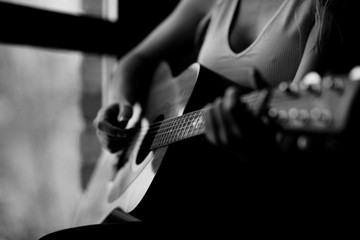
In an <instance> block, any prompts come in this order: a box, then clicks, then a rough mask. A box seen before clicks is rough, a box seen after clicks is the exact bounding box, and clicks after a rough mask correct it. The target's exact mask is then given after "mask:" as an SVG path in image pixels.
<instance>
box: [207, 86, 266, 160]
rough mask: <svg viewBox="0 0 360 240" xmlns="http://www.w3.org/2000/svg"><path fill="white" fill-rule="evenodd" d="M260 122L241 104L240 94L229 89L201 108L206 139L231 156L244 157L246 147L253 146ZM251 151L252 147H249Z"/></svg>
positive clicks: (233, 89)
mask: <svg viewBox="0 0 360 240" xmlns="http://www.w3.org/2000/svg"><path fill="white" fill-rule="evenodd" d="M259 124H260V121H259V120H258V119H257V118H256V117H255V116H254V115H253V113H252V112H251V111H250V109H249V108H248V107H247V105H245V103H243V102H241V100H240V92H239V91H238V90H237V89H236V88H235V87H229V88H228V89H227V90H226V92H225V95H224V97H222V98H218V99H216V100H215V101H214V102H213V103H212V104H209V105H208V106H207V107H206V108H205V128H206V131H205V132H206V133H205V135H206V137H207V139H208V140H209V141H210V142H211V143H212V144H214V145H217V146H219V147H221V148H224V149H225V150H228V151H230V152H232V153H235V154H237V155H238V154H241V155H244V154H245V155H247V154H246V153H245V152H246V150H249V146H250V145H252V144H255V141H253V140H254V139H255V138H254V137H260V138H261V135H258V132H259V130H260V129H262V128H261V127H260V128H259ZM251 148H253V147H251Z"/></svg>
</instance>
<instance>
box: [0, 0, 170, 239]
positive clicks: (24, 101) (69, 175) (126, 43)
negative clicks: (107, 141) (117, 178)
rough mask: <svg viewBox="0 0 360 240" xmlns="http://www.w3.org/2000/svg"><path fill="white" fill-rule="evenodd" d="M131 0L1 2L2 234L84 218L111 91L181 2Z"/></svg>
mask: <svg viewBox="0 0 360 240" xmlns="http://www.w3.org/2000/svg"><path fill="white" fill-rule="evenodd" d="M129 2H130V1H121V0H1V1H0V29H2V33H1V35H0V239H1V240H10V239H11V240H23V239H24V240H25V239H26V240H32V239H38V238H39V237H40V236H43V235H45V234H47V233H50V232H52V231H56V230H59V229H63V228H67V227H71V226H75V225H81V224H82V222H81V221H78V220H76V219H75V218H76V217H75V212H76V211H77V209H78V206H79V204H80V203H79V202H81V201H82V195H83V194H84V192H85V191H86V190H87V185H88V183H89V181H90V179H91V177H92V174H93V172H94V169H96V163H97V162H98V159H99V157H100V155H101V148H100V145H99V143H98V140H97V138H96V135H95V129H94V127H93V125H92V122H93V119H94V118H95V116H96V113H97V111H98V110H99V108H100V107H101V102H102V101H101V99H102V97H103V95H102V89H103V88H102V87H103V86H106V83H107V81H108V79H109V77H110V76H111V70H112V69H113V68H114V66H115V64H116V59H117V58H119V57H121V56H122V55H123V54H124V53H126V52H127V51H128V50H129V49H130V48H131V47H132V46H134V45H135V44H136V43H137V42H138V41H140V40H141V39H142V38H143V37H144V36H145V35H146V34H147V32H149V31H150V30H151V29H152V28H153V26H155V25H156V24H157V23H158V22H159V21H160V20H161V19H163V18H164V17H165V16H166V15H167V13H168V12H169V11H170V10H171V9H172V8H173V7H174V6H175V3H176V2H177V1H165V0H164V1H158V2H157V3H156V4H149V3H146V2H145V3H144V4H145V6H144V7H143V8H141V9H138V7H137V6H136V4H135V3H129ZM146 5H148V7H147V6H146ZM159 6H162V7H161V8H160V7H159ZM149 7H151V9H153V12H151V11H150V10H149ZM154 13H155V14H154ZM150 14H151V15H152V17H149V16H150ZM142 18H144V19H149V20H147V21H143V22H140V21H139V20H140V19H142Z"/></svg>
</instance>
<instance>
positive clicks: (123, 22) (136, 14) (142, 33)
mask: <svg viewBox="0 0 360 240" xmlns="http://www.w3.org/2000/svg"><path fill="white" fill-rule="evenodd" d="M178 2H179V0H157V1H141V3H139V2H137V1H128V0H119V21H118V32H117V33H116V34H117V37H118V39H119V41H120V44H122V45H123V46H125V47H124V48H122V51H126V50H129V49H130V48H132V47H134V46H135V45H136V44H137V43H139V42H140V41H141V40H142V39H143V38H144V37H146V35H147V34H148V33H150V32H151V30H152V29H154V28H155V27H156V26H157V25H158V24H159V23H160V22H161V21H162V20H163V19H165V18H166V17H167V16H168V15H169V13H170V12H171V11H172V10H173V9H174V8H175V6H176V5H177V3H178Z"/></svg>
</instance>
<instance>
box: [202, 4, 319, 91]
mask: <svg viewBox="0 0 360 240" xmlns="http://www.w3.org/2000/svg"><path fill="white" fill-rule="evenodd" d="M313 2H314V1H312V0H271V1H269V0H267V1H264V0H263V1H262V0H218V1H217V3H216V5H215V6H214V8H213V11H212V12H211V20H210V24H209V26H208V29H207V33H206V36H205V39H204V42H203V44H202V47H201V49H200V52H199V57H198V62H199V63H200V64H202V65H203V66H205V67H208V68H210V69H212V70H213V71H215V72H217V73H219V74H221V75H223V76H225V77H227V78H229V79H231V80H233V81H235V82H237V83H238V84H240V85H244V86H248V87H253V88H254V87H256V84H255V83H252V82H249V80H248V74H249V71H250V70H253V69H255V70H257V71H258V72H259V73H260V75H261V76H262V78H263V79H264V81H265V82H266V84H267V85H270V86H276V85H278V84H279V83H280V82H282V81H291V80H292V79H293V77H294V76H295V73H296V70H297V68H298V66H299V64H300V61H301V58H302V56H303V52H304V48H305V44H306V42H307V39H308V37H309V34H310V31H311V29H312V27H313V25H314V16H313V10H312V8H313Z"/></svg>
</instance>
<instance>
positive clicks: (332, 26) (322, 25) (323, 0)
mask: <svg viewBox="0 0 360 240" xmlns="http://www.w3.org/2000/svg"><path fill="white" fill-rule="evenodd" d="M314 2H315V6H314V11H315V13H314V15H315V28H316V32H317V39H316V47H317V48H318V49H319V50H321V48H322V46H323V45H324V44H323V43H324V41H326V39H327V37H329V35H330V34H333V33H334V30H336V31H337V32H338V33H339V35H340V36H341V32H340V29H339V27H338V23H337V17H336V16H337V15H338V14H339V12H341V11H342V9H343V7H344V5H345V4H346V3H347V0H336V1H334V0H315V1H314Z"/></svg>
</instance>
